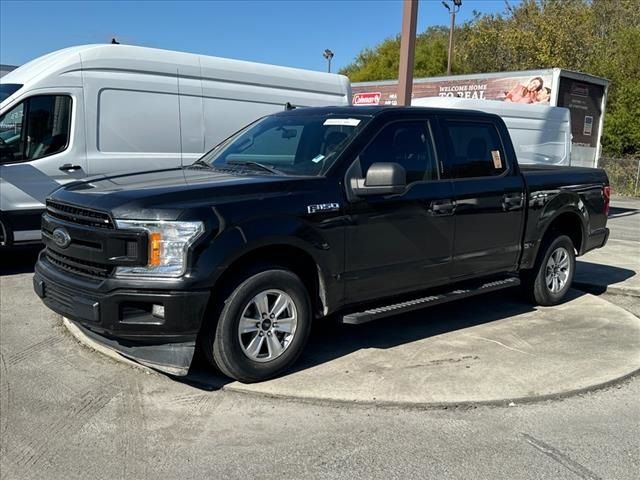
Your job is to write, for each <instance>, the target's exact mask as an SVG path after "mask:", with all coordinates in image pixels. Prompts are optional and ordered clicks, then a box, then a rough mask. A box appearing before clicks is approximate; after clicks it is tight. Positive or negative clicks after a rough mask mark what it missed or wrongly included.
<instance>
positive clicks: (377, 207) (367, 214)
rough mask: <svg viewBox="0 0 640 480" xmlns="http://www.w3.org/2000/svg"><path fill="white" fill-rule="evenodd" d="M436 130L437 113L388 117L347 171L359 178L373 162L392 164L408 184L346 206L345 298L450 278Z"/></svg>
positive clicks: (446, 201) (447, 192)
mask: <svg viewBox="0 0 640 480" xmlns="http://www.w3.org/2000/svg"><path fill="white" fill-rule="evenodd" d="M433 129H434V119H433V118H429V117H427V116H425V117H424V118H414V119H412V120H408V121H393V122H391V123H387V124H386V125H385V126H383V127H382V128H381V129H380V130H379V131H378V133H377V135H375V136H374V138H373V139H372V141H371V142H370V143H369V144H368V145H367V146H366V147H365V148H364V149H363V150H362V151H361V153H360V154H359V155H358V158H357V159H356V162H357V165H354V166H355V167H356V168H355V169H351V170H354V171H357V175H358V176H360V175H361V176H363V177H364V176H366V172H367V170H368V169H369V167H370V166H371V165H372V164H373V163H377V162H397V163H399V164H401V165H402V166H403V167H404V168H405V170H406V172H407V187H406V189H405V191H404V192H403V193H402V194H396V195H381V196H366V197H362V198H357V199H355V200H353V201H351V202H350V203H349V204H348V205H347V207H346V209H345V213H346V214H347V218H348V219H349V225H348V227H347V229H346V255H345V265H346V271H345V275H344V280H345V285H346V287H345V288H346V290H345V292H346V295H347V298H348V299H349V301H350V302H354V301H363V300H371V299H374V298H380V297H382V296H389V295H393V294H398V293H404V292H408V291H413V290H420V289H422V288H427V287H429V286H433V285H437V284H442V283H446V282H447V281H448V278H449V275H450V267H451V255H452V239H453V223H454V222H453V218H454V217H453V206H452V202H451V199H452V188H451V182H450V181H449V180H442V179H441V178H440V171H439V161H438V156H437V155H436V150H435V148H434V141H433ZM347 184H348V182H347Z"/></svg>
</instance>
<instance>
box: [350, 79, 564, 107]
mask: <svg viewBox="0 0 640 480" xmlns="http://www.w3.org/2000/svg"><path fill="white" fill-rule="evenodd" d="M552 83H553V79H552V75H539V76H533V77H532V76H526V77H524V76H515V77H514V76H505V77H502V78H483V77H482V76H478V77H477V78H471V79H465V80H452V79H447V80H438V79H437V78H433V79H429V81H428V82H415V83H414V84H413V95H412V98H424V97H457V98H469V99H475V100H501V101H505V102H514V103H523V104H546V105H548V104H549V101H550V99H551V92H552ZM375 88H376V90H378V91H376V92H375V93H372V92H369V91H368V90H371V85H368V86H365V85H362V86H359V85H357V84H356V85H352V89H353V92H354V95H353V104H354V105H396V104H397V103H398V84H397V83H393V84H388V83H386V82H384V83H381V84H379V85H375ZM376 102H377V103H376Z"/></svg>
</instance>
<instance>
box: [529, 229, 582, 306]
mask: <svg viewBox="0 0 640 480" xmlns="http://www.w3.org/2000/svg"><path fill="white" fill-rule="evenodd" d="M543 252H544V254H543V255H542V256H541V257H540V259H539V260H538V261H536V265H535V267H534V269H533V270H531V271H528V272H525V273H523V275H522V286H523V288H524V291H525V293H526V294H527V296H528V297H529V298H531V299H532V300H533V301H534V302H535V303H537V304H538V305H543V306H550V305H557V304H558V303H560V302H561V301H562V299H563V298H564V297H565V295H566V294H567V292H568V291H569V288H571V283H572V282H573V276H574V273H575V269H576V254H575V249H574V246H573V242H572V241H571V239H570V238H569V237H568V236H566V235H560V236H558V237H555V238H552V239H550V240H549V241H547V242H545V244H544V245H543Z"/></svg>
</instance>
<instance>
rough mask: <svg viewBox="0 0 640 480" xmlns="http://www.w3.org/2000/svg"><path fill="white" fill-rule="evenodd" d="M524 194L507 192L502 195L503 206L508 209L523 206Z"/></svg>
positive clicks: (516, 208)
mask: <svg viewBox="0 0 640 480" xmlns="http://www.w3.org/2000/svg"><path fill="white" fill-rule="evenodd" d="M522 198H523V197H522V194H521V193H515V194H511V195H509V194H506V195H504V196H503V197H502V208H503V209H504V210H505V211H507V210H518V209H519V208H521V207H522Z"/></svg>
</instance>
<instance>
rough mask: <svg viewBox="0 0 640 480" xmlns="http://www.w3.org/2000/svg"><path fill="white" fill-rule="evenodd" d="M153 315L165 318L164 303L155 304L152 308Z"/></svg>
mask: <svg viewBox="0 0 640 480" xmlns="http://www.w3.org/2000/svg"><path fill="white" fill-rule="evenodd" d="M151 315H153V316H154V317H158V318H164V305H154V306H153V307H152V308H151Z"/></svg>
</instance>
